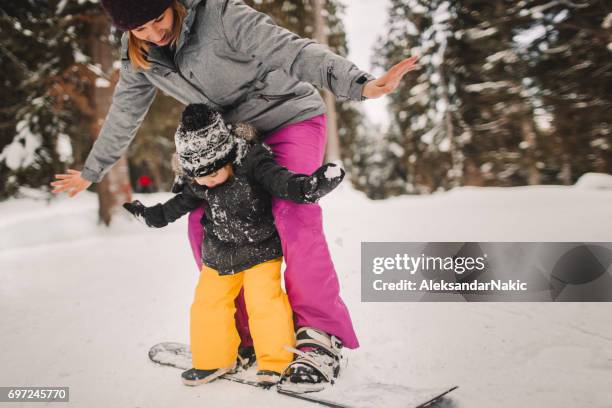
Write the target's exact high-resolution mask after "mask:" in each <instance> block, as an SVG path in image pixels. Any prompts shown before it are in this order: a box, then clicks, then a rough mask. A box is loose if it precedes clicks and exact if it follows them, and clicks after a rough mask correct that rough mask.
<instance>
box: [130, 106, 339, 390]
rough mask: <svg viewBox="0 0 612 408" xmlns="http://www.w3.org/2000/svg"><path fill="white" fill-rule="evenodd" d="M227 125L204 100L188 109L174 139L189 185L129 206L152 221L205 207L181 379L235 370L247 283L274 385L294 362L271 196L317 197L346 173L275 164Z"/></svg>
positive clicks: (205, 378) (261, 366)
mask: <svg viewBox="0 0 612 408" xmlns="http://www.w3.org/2000/svg"><path fill="white" fill-rule="evenodd" d="M244 129H245V127H244V126H242V127H237V128H236V130H232V131H230V130H229V129H228V128H227V127H226V125H225V123H224V122H223V120H222V118H221V115H220V114H219V113H217V112H215V111H212V110H211V109H209V108H208V107H207V106H206V105H202V104H194V105H189V106H188V107H187V108H186V109H185V111H184V112H183V116H182V119H181V123H180V125H179V128H178V130H177V132H176V135H175V142H176V150H177V154H178V157H179V165H180V169H181V170H182V172H183V173H184V176H186V179H187V182H185V183H183V184H182V186H181V187H180V188H178V189H173V191H174V192H175V193H178V194H177V195H176V196H174V197H173V198H172V199H170V200H169V201H167V202H166V203H164V204H157V205H155V206H152V207H145V206H144V205H142V204H141V203H140V202H138V201H134V202H132V203H126V204H124V207H125V208H126V209H127V210H128V211H130V212H131V213H132V214H134V215H135V216H136V217H137V218H142V219H144V221H145V222H146V224H147V225H148V226H150V227H156V228H160V227H164V226H166V225H167V224H168V223H169V222H173V221H175V220H176V219H178V218H179V217H181V216H183V215H185V214H187V213H189V212H190V211H192V210H193V209H195V208H197V207H199V206H202V205H204V206H205V215H204V217H203V218H202V223H203V225H204V227H205V231H206V232H205V236H204V240H203V242H202V262H203V267H202V271H201V274H200V280H199V283H198V286H197V288H196V293H195V298H194V301H193V304H192V306H191V316H190V343H191V352H192V358H193V366H194V368H192V369H190V370H187V371H185V372H183V374H182V378H183V382H184V383H185V384H187V385H198V384H202V383H206V382H210V381H212V380H214V379H216V378H218V377H220V376H222V375H223V374H225V373H228V372H231V371H232V370H234V368H235V362H236V358H237V352H238V345H239V343H240V338H239V336H238V332H237V330H236V327H235V323H234V312H235V306H234V299H235V298H236V297H237V295H238V293H239V291H240V289H241V288H242V287H243V286H244V292H245V301H246V307H247V311H248V314H249V327H250V330H251V334H252V337H253V343H254V346H255V354H256V357H257V364H258V372H257V380H258V382H260V384H262V385H273V384H275V383H277V382H278V380H279V379H280V374H281V373H282V371H283V370H284V368H285V367H286V366H287V365H288V364H289V363H290V362H291V361H292V360H293V353H291V352H290V351H288V349H291V348H292V347H294V345H295V337H294V328H293V321H292V312H291V308H290V306H289V302H288V299H287V295H286V294H285V293H284V292H283V291H282V289H281V286H280V269H281V262H282V255H283V254H282V249H281V243H280V238H279V236H278V232H277V231H276V227H275V226H274V219H273V217H272V211H271V196H270V194H273V195H275V196H277V197H280V198H283V199H288V200H292V201H295V202H298V203H313V202H316V201H317V200H318V199H319V198H321V197H322V196H324V195H325V194H327V193H329V192H330V191H332V190H333V189H334V188H335V187H336V186H338V184H340V182H341V181H342V179H343V177H344V171H343V170H342V169H340V168H339V167H337V166H335V165H333V164H326V165H324V166H322V167H321V168H319V169H318V170H317V171H316V172H315V173H314V174H313V175H312V176H307V175H303V174H295V173H293V172H291V171H289V170H287V169H286V168H284V167H282V166H280V165H278V164H276V162H275V161H274V159H273V157H272V154H271V152H270V150H269V149H267V148H266V147H265V146H264V145H262V144H259V143H255V142H253V141H248V140H246V139H245V138H243V137H240V136H238V135H237V134H236V133H243V130H244Z"/></svg>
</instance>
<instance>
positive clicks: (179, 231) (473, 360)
mask: <svg viewBox="0 0 612 408" xmlns="http://www.w3.org/2000/svg"><path fill="white" fill-rule="evenodd" d="M167 197H169V195H168V194H154V195H142V196H138V198H139V199H140V200H141V201H143V202H145V203H147V204H152V203H154V202H157V201H159V200H162V199H165V198H167ZM323 206H324V208H325V217H326V231H327V237H328V241H329V243H330V247H331V250H332V253H333V256H334V259H335V261H336V266H337V269H338V273H339V275H340V279H341V282H342V291H343V296H344V299H345V301H346V302H347V304H348V306H349V308H350V310H351V312H352V315H353V319H354V323H355V326H356V329H357V331H358V334H359V336H360V340H361V346H362V347H361V348H360V349H358V350H355V351H350V352H347V353H346V354H347V356H348V359H349V364H348V367H347V368H346V369H345V371H344V372H343V375H342V381H343V382H345V383H349V384H350V383H355V384H357V383H359V382H361V381H364V380H368V379H373V378H378V379H379V380H381V381H385V382H392V383H400V384H405V385H410V386H413V387H439V386H446V385H453V384H457V385H459V386H460V387H461V388H460V389H459V390H457V391H455V392H454V393H453V394H454V395H453V398H452V402H451V403H448V402H447V403H446V404H445V405H444V406H445V407H457V408H464V407H465V408H474V407H476V408H478V407H483V408H484V407H486V408H489V407H508V408H517V407H521V408H523V407H529V408H531V407H533V408H548V407H555V408H565V407H568V408H569V407H589V408H609V407H611V406H612V387H611V385H612V324H611V323H612V304H607V303H592V304H589V303H568V304H560V303H559V304H557V303H527V304H525V303H517V304H513V303H362V302H361V301H360V265H359V262H360V261H359V260H360V256H359V254H360V252H359V251H360V243H361V242H362V241H612V228H611V222H612V190H609V189H607V190H605V189H601V190H600V189H589V188H574V187H553V186H542V187H525V188H507V189H501V188H487V189H482V188H461V189H456V190H453V191H450V192H448V193H443V194H436V195H432V196H423V197H401V198H395V199H391V200H387V201H381V202H372V201H369V200H367V199H366V198H365V197H364V196H363V195H362V194H360V193H358V192H355V191H354V190H352V189H351V188H350V187H349V186H348V185H343V186H341V188H340V191H338V192H334V193H333V194H332V195H331V197H329V198H326V199H325V200H324V202H323ZM96 211H97V199H96V196H95V195H94V194H91V193H84V194H81V195H80V196H78V197H77V198H74V199H69V198H67V197H60V198H58V199H56V200H53V201H52V202H50V203H47V202H45V201H37V200H33V199H26V198H22V199H17V200H9V201H6V202H3V203H0V215H1V216H0V311H1V313H0V345H1V348H0V367H1V369H0V386H68V387H70V400H71V402H70V403H69V404H60V403H57V404H56V405H57V406H71V407H87V408H94V407H109V406H113V407H141V408H145V407H147V408H148V407H160V408H161V407H163V408H165V407H169V406H179V407H195V406H211V407H216V408H224V407H253V408H257V407H266V408H268V407H279V408H280V407H287V406H291V407H298V408H299V407H311V408H312V407H313V405H311V404H310V403H308V402H301V401H297V400H296V401H293V400H287V399H286V398H284V397H282V396H278V395H275V394H273V393H266V392H263V391H259V390H257V389H253V388H251V387H245V386H241V385H237V384H233V383H228V382H215V383H212V384H209V385H205V386H200V387H195V388H188V387H185V386H183V385H182V384H181V382H180V378H179V375H180V371H178V370H176V369H171V368H165V367H159V366H155V365H154V364H153V363H151V362H150V361H149V360H148V358H147V350H148V349H149V347H150V346H151V345H153V344H154V343H157V342H159V341H183V342H186V341H187V339H188V311H189V306H190V302H191V297H192V295H193V291H194V288H195V284H196V280H197V270H196V268H195V264H194V262H193V259H192V257H191V253H190V250H189V248H188V244H187V240H186V219H183V220H180V222H177V223H176V224H173V225H171V226H169V227H168V228H165V229H162V230H151V229H147V228H146V227H144V226H143V225H142V224H140V223H138V222H136V221H134V220H131V219H129V218H127V217H116V220H115V222H114V224H113V226H112V227H111V228H110V229H106V228H104V227H99V226H97V225H96V218H97V215H96ZM0 404H1V403H0ZM30 405H31V406H34V407H38V406H41V405H44V404H40V403H39V404H34V403H33V404H30ZM7 406H11V407H20V406H28V405H27V404H19V403H11V404H7ZM53 406H55V405H53ZM375 406H376V405H375ZM398 406H402V405H401V401H398ZM377 408H378V407H377Z"/></svg>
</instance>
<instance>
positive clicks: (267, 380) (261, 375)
mask: <svg viewBox="0 0 612 408" xmlns="http://www.w3.org/2000/svg"><path fill="white" fill-rule="evenodd" d="M280 378H281V375H280V373H277V372H276V371H270V370H259V371H257V383H258V384H259V385H260V386H261V387H264V388H270V387H272V386H273V385H276V384H278V382H279V381H280Z"/></svg>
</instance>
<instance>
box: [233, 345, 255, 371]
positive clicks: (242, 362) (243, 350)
mask: <svg viewBox="0 0 612 408" xmlns="http://www.w3.org/2000/svg"><path fill="white" fill-rule="evenodd" d="M256 361H257V358H256V357H255V348H254V347H253V346H248V347H245V346H240V347H238V358H237V359H236V370H235V371H246V370H248V369H249V367H251V366H252V365H253V364H255V362H256Z"/></svg>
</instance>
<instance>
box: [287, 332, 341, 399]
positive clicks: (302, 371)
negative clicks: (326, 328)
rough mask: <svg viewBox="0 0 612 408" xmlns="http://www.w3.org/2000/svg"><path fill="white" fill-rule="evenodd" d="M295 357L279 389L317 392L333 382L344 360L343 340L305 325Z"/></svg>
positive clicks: (297, 335)
mask: <svg viewBox="0 0 612 408" xmlns="http://www.w3.org/2000/svg"><path fill="white" fill-rule="evenodd" d="M287 350H289V351H291V352H293V353H295V355H296V357H295V360H294V361H293V362H292V363H291V364H289V365H288V366H287V368H286V369H285V370H284V372H283V374H282V376H281V379H280V381H279V383H278V389H279V390H282V391H290V392H294V393H306V392H316V391H321V390H323V389H325V388H326V387H327V386H328V385H333V384H334V382H335V381H336V379H337V378H338V375H339V374H340V365H341V362H342V361H343V357H342V342H341V341H340V340H339V339H338V338H337V337H335V336H330V335H329V334H327V333H325V332H323V331H321V330H317V329H314V328H312V327H301V328H299V329H298V331H297V333H296V347H295V348H292V347H287Z"/></svg>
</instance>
